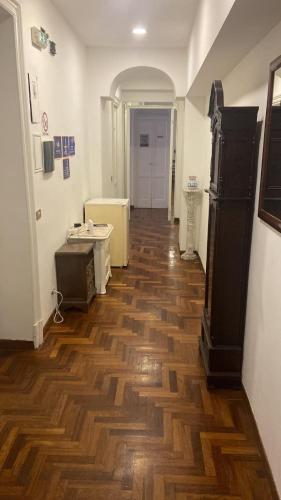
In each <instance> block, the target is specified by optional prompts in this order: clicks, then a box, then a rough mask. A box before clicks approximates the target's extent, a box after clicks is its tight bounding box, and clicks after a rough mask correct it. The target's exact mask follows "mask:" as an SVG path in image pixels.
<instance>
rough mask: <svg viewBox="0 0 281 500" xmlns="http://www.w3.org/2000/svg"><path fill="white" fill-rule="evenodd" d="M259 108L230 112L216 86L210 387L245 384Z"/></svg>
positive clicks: (208, 297) (207, 310) (208, 295)
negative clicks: (243, 361) (242, 373)
mask: <svg viewBox="0 0 281 500" xmlns="http://www.w3.org/2000/svg"><path fill="white" fill-rule="evenodd" d="M257 113H258V107H225V106H224V105H223V88H222V85H221V82H220V81H216V82H214V84H213V87H212V93H211V99H210V110H209V117H210V118H211V131H212V136H213V141H212V160H211V179H210V189H209V190H208V193H209V225H208V250H207V270H206V291H205V307H204V313H203V319H202V335H201V339H200V350H201V354H202V357H203V361H204V366H205V371H206V376H207V384H208V387H229V386H239V385H240V384H241V370H242V360H243V342H244V329H245V314H246V301H247V287H248V272H249V260H250V249H251V235H252V222H253V211H254V199H255V188H256V174H257V142H258V140H259V132H258V130H259V131H260V128H258V127H257Z"/></svg>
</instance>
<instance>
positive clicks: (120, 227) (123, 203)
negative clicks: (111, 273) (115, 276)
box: [85, 198, 129, 267]
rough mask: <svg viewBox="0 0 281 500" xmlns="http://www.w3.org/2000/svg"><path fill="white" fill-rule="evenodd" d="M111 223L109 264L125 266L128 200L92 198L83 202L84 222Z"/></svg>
mask: <svg viewBox="0 0 281 500" xmlns="http://www.w3.org/2000/svg"><path fill="white" fill-rule="evenodd" d="M89 219H92V221H93V222H94V224H112V226H113V232H112V234H111V241H110V258H111V266H113V267H126V266H127V265H128V260H129V200H128V199H119V198H93V199H92V200H89V201H87V202H86V203H85V222H88V220H89Z"/></svg>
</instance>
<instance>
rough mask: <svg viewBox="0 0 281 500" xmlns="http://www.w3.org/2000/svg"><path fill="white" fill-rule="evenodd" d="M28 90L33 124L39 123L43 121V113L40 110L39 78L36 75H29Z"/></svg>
mask: <svg viewBox="0 0 281 500" xmlns="http://www.w3.org/2000/svg"><path fill="white" fill-rule="evenodd" d="M28 89H29V103H30V118H31V122H32V123H39V122H40V121H41V113H40V108H39V93H38V78H37V76H36V75H35V74H32V73H28Z"/></svg>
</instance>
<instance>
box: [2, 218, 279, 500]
mask: <svg viewBox="0 0 281 500" xmlns="http://www.w3.org/2000/svg"><path fill="white" fill-rule="evenodd" d="M131 215H132V217H131V219H132V220H131V254H130V264H129V267H128V269H126V270H120V269H115V270H113V278H112V280H111V282H110V285H109V287H108V294H107V295H106V296H99V297H97V298H96V299H95V301H94V302H93V305H92V307H91V310H90V312H89V313H88V314H82V313H77V312H68V313H67V315H66V321H65V323H64V324H63V325H62V326H52V327H51V328H50V329H49V331H48V333H47V337H46V339H45V343H44V346H43V347H42V348H41V349H40V350H39V351H37V352H33V351H29V352H18V353H14V354H10V355H9V354H7V353H6V354H5V353H2V356H1V369H0V392H1V396H0V415H1V416H0V443H1V447H2V450H1V454H0V466H1V467H0V468H1V473H0V499H5V500H8V499H9V498H11V499H13V500H16V499H17V500H25V499H26V500H27V499H28V500H31V499H32V500H43V499H44V500H52V499H65V500H82V499H83V500H86V499H87V500H106V499H108V500H109V499H111V500H164V499H167V500H187V499H200V500H204V499H206V500H207V499H209V500H214V499H225V500H226V499H233V500H238V499H247V500H250V499H260V500H267V499H274V498H276V497H275V496H274V492H273V491H271V480H270V478H269V475H268V471H267V468H266V465H265V462H264V460H263V453H262V451H261V450H260V447H259V441H258V438H257V434H256V430H255V427H254V423H253V420H252V417H251V415H250V411H249V408H248V404H247V402H246V400H245V397H244V395H243V393H242V392H241V391H214V392H208V391H207V390H206V385H205V378H204V374H203V368H202V365H201V360H200V357H199V352H198V336H199V334H200V318H201V311H202V305H203V297H204V275H203V271H202V269H201V266H200V264H199V263H198V262H197V261H196V262H192V263H186V262H183V261H181V260H180V258H179V251H178V226H172V225H170V224H168V222H167V212H166V210H159V209H158V210H133V211H132V214H131Z"/></svg>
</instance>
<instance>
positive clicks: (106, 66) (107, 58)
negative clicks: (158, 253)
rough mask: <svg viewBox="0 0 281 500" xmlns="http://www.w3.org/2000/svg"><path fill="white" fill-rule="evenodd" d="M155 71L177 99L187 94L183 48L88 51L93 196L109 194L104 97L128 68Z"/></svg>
mask: <svg viewBox="0 0 281 500" xmlns="http://www.w3.org/2000/svg"><path fill="white" fill-rule="evenodd" d="M137 66H142V67H150V68H156V69H158V70H161V71H163V72H165V73H166V74H167V75H168V76H170V78H171V79H172V81H173V82H174V85H175V91H176V95H177V96H183V95H185V92H186V51H185V50H184V49H165V50H163V49H113V48H112V49H110V48H95V49H88V70H89V78H88V104H89V105H88V124H89V126H88V140H89V158H90V175H91V190H92V195H93V196H101V195H107V194H106V193H104V192H103V189H102V184H103V182H102V168H101V164H102V137H101V97H103V96H110V95H111V87H112V84H113V81H114V79H115V78H116V77H117V76H118V75H119V74H120V73H121V72H122V71H125V70H127V69H128V68H135V67H137Z"/></svg>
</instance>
